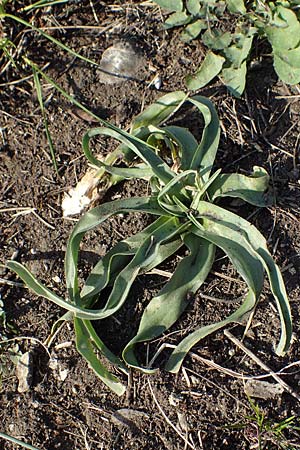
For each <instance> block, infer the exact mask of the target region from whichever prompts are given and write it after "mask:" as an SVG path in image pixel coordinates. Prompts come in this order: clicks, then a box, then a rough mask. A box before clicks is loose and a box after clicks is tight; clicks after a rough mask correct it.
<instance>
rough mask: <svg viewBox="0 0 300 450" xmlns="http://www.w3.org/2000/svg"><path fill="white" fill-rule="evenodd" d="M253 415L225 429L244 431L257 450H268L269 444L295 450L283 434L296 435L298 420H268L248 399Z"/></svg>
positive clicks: (290, 418) (291, 418) (292, 417)
mask: <svg viewBox="0 0 300 450" xmlns="http://www.w3.org/2000/svg"><path fill="white" fill-rule="evenodd" d="M248 400H249V403H250V406H251V409H252V411H253V414H250V415H246V416H245V417H244V420H243V421H241V422H238V423H236V424H234V425H230V426H228V427H227V428H230V429H244V430H245V436H246V437H247V440H248V441H250V442H251V444H252V445H253V446H254V445H255V448H257V449H258V450H263V449H268V448H269V445H270V443H272V444H274V445H275V446H276V448H279V449H283V450H295V448H296V447H294V446H293V443H292V442H291V441H289V440H288V439H287V438H286V435H285V432H286V431H290V432H293V431H295V432H296V433H297V435H298V431H299V430H300V427H299V419H297V418H296V417H295V416H290V417H288V418H286V419H283V420H281V421H280V422H275V420H272V419H268V418H267V417H266V415H265V413H264V412H263V410H262V409H261V408H260V407H259V406H258V405H257V404H256V403H255V402H254V401H253V400H252V398H251V397H248Z"/></svg>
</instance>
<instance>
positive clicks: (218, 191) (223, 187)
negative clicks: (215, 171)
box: [207, 166, 270, 206]
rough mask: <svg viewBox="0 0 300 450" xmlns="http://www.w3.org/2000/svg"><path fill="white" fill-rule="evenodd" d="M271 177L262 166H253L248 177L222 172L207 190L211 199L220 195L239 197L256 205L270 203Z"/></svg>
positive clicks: (213, 199)
mask: <svg viewBox="0 0 300 450" xmlns="http://www.w3.org/2000/svg"><path fill="white" fill-rule="evenodd" d="M269 180H270V177H269V175H268V172H267V171H266V170H265V169H263V168H262V167H258V166H255V167H253V174H252V175H251V176H250V177H248V176H246V175H241V174H237V173H232V174H220V175H219V176H218V178H217V179H216V180H215V181H214V182H213V183H212V184H211V186H210V187H209V188H208V190H207V194H208V197H209V199H210V201H212V202H214V201H215V200H216V199H217V198H218V197H238V198H241V199H242V200H244V201H246V202H248V203H250V204H252V205H255V206H266V205H268V204H269V201H268V196H267V189H268V187H269Z"/></svg>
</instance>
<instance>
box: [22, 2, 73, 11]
mask: <svg viewBox="0 0 300 450" xmlns="http://www.w3.org/2000/svg"><path fill="white" fill-rule="evenodd" d="M68 1H69V0H40V1H38V2H36V3H32V4H31V5H28V6H25V7H24V8H22V9H21V11H30V10H32V9H37V8H47V7H49V6H54V5H59V4H61V3H68Z"/></svg>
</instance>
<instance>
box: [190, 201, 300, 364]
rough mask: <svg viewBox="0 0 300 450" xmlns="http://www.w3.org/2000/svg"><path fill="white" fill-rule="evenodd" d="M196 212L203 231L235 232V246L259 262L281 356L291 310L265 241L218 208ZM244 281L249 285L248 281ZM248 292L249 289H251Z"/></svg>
mask: <svg viewBox="0 0 300 450" xmlns="http://www.w3.org/2000/svg"><path fill="white" fill-rule="evenodd" d="M198 211H199V216H200V217H202V218H205V221H206V220H207V221H208V222H207V224H208V225H207V229H208V230H209V231H214V230H215V231H216V233H217V234H218V235H222V236H226V233H229V235H230V233H232V232H235V240H236V242H238V239H239V238H240V239H243V241H244V245H245V243H247V246H248V245H249V246H251V249H252V254H253V255H254V256H255V258H257V259H258V260H259V261H260V263H261V265H262V266H263V267H264V269H265V270H266V272H267V275H268V278H269V282H270V287H271V291H272V293H273V296H274V298H275V301H276V305H277V310H278V313H279V317H280V322H281V335H280V340H279V343H278V345H277V349H276V353H277V354H278V355H282V354H284V353H285V352H286V351H287V350H288V348H289V345H290V342H291V337H292V319H291V310H290V305H289V301H288V297H287V293H286V290H285V285H284V281H283V278H282V275H281V273H280V270H279V268H278V266H277V264H276V263H275V262H274V261H273V258H272V256H271V255H270V253H269V251H268V248H267V243H266V240H265V238H264V237H263V235H262V234H261V233H260V232H259V231H258V230H257V228H255V227H254V226H253V225H251V224H250V223H249V222H248V221H247V220H245V219H243V218H242V217H239V216H237V215H236V214H234V213H232V212H230V211H227V210H225V209H223V208H220V207H219V206H216V205H212V204H210V203H207V202H200V204H199V207H198ZM208 230H207V231H206V233H205V236H208ZM205 236H204V237H205ZM248 251H250V248H248ZM226 253H228V249H227V250H226ZM235 265H236V264H235ZM251 266H252V265H251V264H250V265H248V269H250V268H251ZM236 267H237V270H238V271H239V272H240V273H241V275H242V276H243V277H244V275H243V273H242V272H241V267H240V268H239V267H238V266H237V265H236ZM246 281H247V284H248V285H249V282H248V280H246ZM251 288H253V287H252V286H251ZM254 290H255V289H254Z"/></svg>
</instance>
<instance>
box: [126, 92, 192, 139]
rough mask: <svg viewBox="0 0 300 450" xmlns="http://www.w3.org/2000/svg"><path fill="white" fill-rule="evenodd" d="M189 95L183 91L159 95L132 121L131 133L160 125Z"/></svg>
mask: <svg viewBox="0 0 300 450" xmlns="http://www.w3.org/2000/svg"><path fill="white" fill-rule="evenodd" d="M187 97H188V95H187V94H185V93H184V92H183V91H175V92H170V93H169V94H166V95H163V96H162V97H159V99H157V100H156V101H155V102H154V103H152V104H151V105H150V106H147V108H145V109H144V111H143V112H141V113H140V114H138V115H137V116H136V117H135V118H134V119H133V121H132V124H131V133H135V132H136V130H137V129H139V128H144V127H148V126H150V125H151V126H158V125H161V124H162V123H163V122H165V121H166V120H167V119H168V118H169V117H170V116H171V115H173V114H174V113H175V112H176V111H177V110H178V109H179V108H180V107H181V105H182V104H183V103H184V102H185V101H186V99H187Z"/></svg>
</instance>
